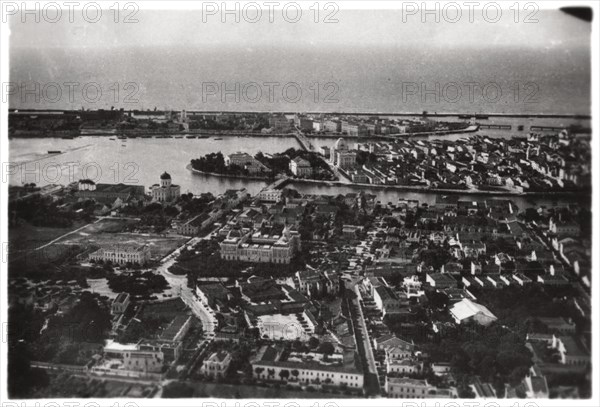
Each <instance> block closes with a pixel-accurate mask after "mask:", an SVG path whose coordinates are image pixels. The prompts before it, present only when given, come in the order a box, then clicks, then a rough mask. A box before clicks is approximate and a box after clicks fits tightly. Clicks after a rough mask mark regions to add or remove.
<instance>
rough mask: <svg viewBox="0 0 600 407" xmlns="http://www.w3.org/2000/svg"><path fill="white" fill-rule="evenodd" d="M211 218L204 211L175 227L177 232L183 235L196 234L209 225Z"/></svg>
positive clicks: (211, 221)
mask: <svg viewBox="0 0 600 407" xmlns="http://www.w3.org/2000/svg"><path fill="white" fill-rule="evenodd" d="M212 223H213V218H212V217H211V216H209V215H208V214H206V213H202V214H200V215H198V216H195V217H193V218H192V219H190V220H189V221H187V222H185V223H184V224H183V225H181V226H179V227H178V228H177V233H178V234H180V235H183V236H196V235H197V234H198V233H199V232H200V231H201V230H202V229H205V228H207V227H209V226H210V225H211V224H212Z"/></svg>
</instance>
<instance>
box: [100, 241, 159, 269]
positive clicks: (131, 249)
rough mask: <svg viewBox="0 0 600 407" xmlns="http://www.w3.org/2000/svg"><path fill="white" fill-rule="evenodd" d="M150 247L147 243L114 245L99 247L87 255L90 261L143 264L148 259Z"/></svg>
mask: <svg viewBox="0 0 600 407" xmlns="http://www.w3.org/2000/svg"><path fill="white" fill-rule="evenodd" d="M150 258H151V256H150V247H149V246H148V245H144V246H138V245H115V246H109V247H104V248H101V249H99V250H97V251H95V252H93V253H91V254H90V255H89V260H90V261H96V262H98V261H103V262H111V263H113V264H119V265H124V264H127V263H130V264H136V263H137V264H139V265H143V264H146V263H148V262H149V261H150Z"/></svg>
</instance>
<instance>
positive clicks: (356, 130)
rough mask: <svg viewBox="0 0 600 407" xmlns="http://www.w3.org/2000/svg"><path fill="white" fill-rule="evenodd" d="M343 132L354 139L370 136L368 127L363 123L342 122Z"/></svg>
mask: <svg viewBox="0 0 600 407" xmlns="http://www.w3.org/2000/svg"><path fill="white" fill-rule="evenodd" d="M342 132H346V133H347V134H348V135H349V136H352V137H366V136H367V135H368V134H369V131H368V129H367V126H365V125H364V124H361V123H351V122H348V121H343V122H342Z"/></svg>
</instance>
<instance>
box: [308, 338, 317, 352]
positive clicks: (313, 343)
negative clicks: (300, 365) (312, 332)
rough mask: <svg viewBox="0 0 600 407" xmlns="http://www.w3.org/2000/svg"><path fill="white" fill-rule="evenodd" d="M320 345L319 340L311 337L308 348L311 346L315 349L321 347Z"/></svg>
mask: <svg viewBox="0 0 600 407" xmlns="http://www.w3.org/2000/svg"><path fill="white" fill-rule="evenodd" d="M319 343H320V342H319V339H317V338H315V337H314V336H311V337H310V339H309V340H308V346H310V348H311V349H315V348H316V347H317V346H319Z"/></svg>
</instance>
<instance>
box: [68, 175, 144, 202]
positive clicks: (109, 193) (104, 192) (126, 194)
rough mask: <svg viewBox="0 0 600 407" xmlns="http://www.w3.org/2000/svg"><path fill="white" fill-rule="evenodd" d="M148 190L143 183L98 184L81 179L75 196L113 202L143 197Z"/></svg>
mask: <svg viewBox="0 0 600 407" xmlns="http://www.w3.org/2000/svg"><path fill="white" fill-rule="evenodd" d="M145 195H146V191H145V189H144V187H143V186H142V185H125V184H96V183H95V182H94V181H92V180H89V179H83V180H79V182H78V184H77V192H76V193H75V196H77V197H78V198H81V199H94V200H96V201H98V202H103V203H112V202H114V201H115V200H116V199H120V200H121V201H127V200H129V199H132V198H133V199H143V198H144V196H145Z"/></svg>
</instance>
